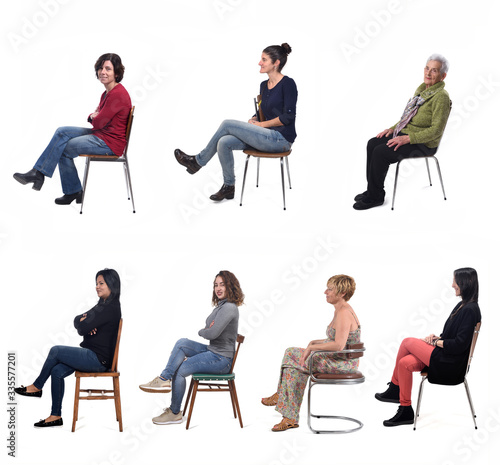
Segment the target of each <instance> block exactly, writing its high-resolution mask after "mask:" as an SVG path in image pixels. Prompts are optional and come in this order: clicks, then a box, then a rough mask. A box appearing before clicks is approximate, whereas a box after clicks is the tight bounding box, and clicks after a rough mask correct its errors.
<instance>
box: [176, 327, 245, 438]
mask: <svg viewBox="0 0 500 465" xmlns="http://www.w3.org/2000/svg"><path fill="white" fill-rule="evenodd" d="M244 340H245V336H242V335H241V334H238V336H237V338H236V342H237V345H236V352H235V353H234V358H233V363H232V364H231V371H230V373H228V374H227V375H213V374H208V373H194V374H193V376H192V378H191V384H190V385H189V391H188V395H187V398H186V403H185V405H184V410H183V411H182V415H183V416H184V415H185V414H186V410H187V408H188V406H189V413H188V418H187V422H186V429H189V424H190V423H191V415H192V413H193V407H194V401H195V400H196V394H197V393H198V392H200V391H204V392H229V395H230V396H231V404H232V406H233V413H234V418H238V419H239V421H240V426H241V427H242V428H243V421H242V419H241V412H240V404H239V403H238V395H237V394H236V385H235V384H234V378H235V374H234V372H233V370H234V365H235V363H236V358H237V357H238V352H239V351H240V345H241V344H242V343H243V341H244ZM202 381H206V382H202ZM214 381H217V382H214ZM199 386H205V387H204V388H202V389H200V387H199ZM191 395H192V397H191ZM190 400H191V404H190V403H189V401H190Z"/></svg>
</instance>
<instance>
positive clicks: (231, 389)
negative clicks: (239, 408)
mask: <svg viewBox="0 0 500 465" xmlns="http://www.w3.org/2000/svg"><path fill="white" fill-rule="evenodd" d="M227 385H228V387H229V395H230V396H231V406H232V407H233V414H234V418H238V416H237V415H236V407H235V402H234V392H233V387H232V386H231V383H230V382H229V381H228V382H227Z"/></svg>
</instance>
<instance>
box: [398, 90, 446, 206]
mask: <svg viewBox="0 0 500 465" xmlns="http://www.w3.org/2000/svg"><path fill="white" fill-rule="evenodd" d="M450 113H451V100H450ZM448 118H449V114H448ZM445 129H446V126H445ZM440 144H441V141H440ZM438 150H439V145H438V148H437V149H436V152H435V153H434V154H433V155H423V156H418V157H407V158H403V159H402V160H399V161H398V163H397V165H396V176H395V177H394V192H393V194H392V206H391V210H394V202H395V200H396V188H397V186H398V176H399V165H400V164H401V162H402V161H405V160H413V159H415V158H425V165H426V166H427V175H428V176H429V185H431V186H432V179H431V171H430V169H429V158H432V159H433V160H434V161H435V162H436V168H437V172H438V175H439V181H440V182H441V189H442V190H443V197H444V200H446V192H445V191H444V184H443V177H442V176H441V168H440V167H439V161H438V159H437V158H436V153H437V152H438Z"/></svg>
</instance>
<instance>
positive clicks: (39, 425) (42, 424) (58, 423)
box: [33, 418, 63, 428]
mask: <svg viewBox="0 0 500 465" xmlns="http://www.w3.org/2000/svg"><path fill="white" fill-rule="evenodd" d="M62 425H63V421H62V418H59V419H58V420H54V421H45V420H40V421H39V422H38V423H35V424H34V425H33V426H34V427H35V428H51V427H53V426H62Z"/></svg>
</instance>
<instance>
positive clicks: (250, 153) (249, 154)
mask: <svg viewBox="0 0 500 465" xmlns="http://www.w3.org/2000/svg"><path fill="white" fill-rule="evenodd" d="M257 102H258V104H257V108H258V115H259V121H265V118H264V115H263V113H262V109H261V107H260V102H261V96H260V95H258V96H257ZM243 153H245V154H246V155H247V159H246V161H245V171H244V173H243V186H242V187H241V198H240V207H241V206H242V205H243V192H244V191H245V181H246V178H247V169H248V160H249V159H250V157H255V158H257V185H256V186H257V187H259V171H260V159H261V158H279V159H280V164H281V187H282V190H283V210H286V203H285V176H284V172H283V160H285V163H286V172H287V174H288V186H289V187H290V189H291V188H292V183H291V181H290V167H289V166H288V155H290V154H291V153H292V151H291V150H289V151H288V152H280V153H272V152H261V151H259V150H254V149H247V150H243Z"/></svg>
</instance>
